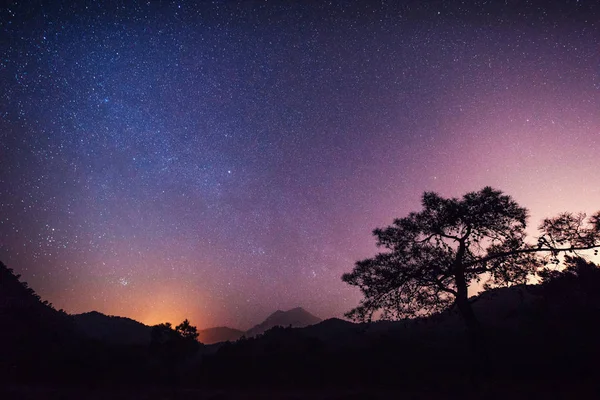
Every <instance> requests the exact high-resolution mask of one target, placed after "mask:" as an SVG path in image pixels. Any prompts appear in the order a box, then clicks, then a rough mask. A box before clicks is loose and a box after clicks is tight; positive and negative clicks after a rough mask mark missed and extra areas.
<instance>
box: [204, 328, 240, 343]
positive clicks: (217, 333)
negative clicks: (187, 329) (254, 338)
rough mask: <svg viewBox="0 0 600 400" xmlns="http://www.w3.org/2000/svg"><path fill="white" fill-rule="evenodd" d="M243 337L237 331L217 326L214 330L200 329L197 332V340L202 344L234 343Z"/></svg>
mask: <svg viewBox="0 0 600 400" xmlns="http://www.w3.org/2000/svg"><path fill="white" fill-rule="evenodd" d="M243 335H244V331H240V330H239V329H234V328H228V327H226V326H219V327H215V328H208V329H202V330H200V331H198V340H199V341H200V342H201V343H204V344H214V343H220V342H234V341H236V340H238V339H239V338H241V337H242V336H243Z"/></svg>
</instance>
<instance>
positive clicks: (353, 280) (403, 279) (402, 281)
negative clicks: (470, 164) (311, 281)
mask: <svg viewBox="0 0 600 400" xmlns="http://www.w3.org/2000/svg"><path fill="white" fill-rule="evenodd" d="M422 206H423V210H422V211H420V212H412V213H410V214H409V215H408V216H407V217H405V218H401V219H396V220H395V221H394V224H393V225H392V226H389V227H387V228H384V229H375V230H374V232H373V233H374V235H375V236H376V237H377V245H378V246H380V247H384V248H386V250H387V251H386V252H383V253H379V254H377V255H376V256H375V257H373V258H369V259H366V260H362V261H359V262H357V263H356V265H355V268H354V270H353V271H352V272H351V273H347V274H344V275H343V277H342V279H343V281H344V282H346V283H348V284H350V285H354V286H358V287H359V288H360V290H361V291H362V293H363V295H364V299H363V300H362V301H361V302H360V304H359V306H358V307H356V308H355V309H353V310H351V311H350V312H349V313H347V316H349V317H351V318H353V319H355V320H370V319H371V318H372V317H373V315H374V313H377V312H381V313H382V317H384V318H389V319H399V318H406V317H410V316H418V315H426V314H430V313H433V312H436V311H440V310H442V309H444V308H446V307H448V306H450V305H453V304H454V305H456V306H457V308H458V310H459V312H460V314H461V315H462V317H463V319H464V321H465V323H466V326H467V329H468V331H469V334H470V337H471V342H472V343H476V342H477V340H478V338H480V337H481V334H480V325H479V322H478V320H477V318H476V316H475V313H474V312H473V309H472V307H471V303H470V301H469V298H468V287H469V285H470V284H471V283H472V282H480V281H481V280H482V279H484V278H485V279H486V282H485V287H486V288H489V287H493V286H502V285H504V286H508V285H512V284H520V283H525V282H526V281H527V279H528V278H529V277H530V276H531V275H533V274H535V273H536V272H538V271H539V270H540V269H541V267H543V266H544V265H545V264H547V263H548V262H557V261H556V260H557V256H558V254H559V253H561V252H566V251H571V252H574V251H577V250H585V249H594V248H597V247H599V246H600V213H598V214H596V215H594V216H593V217H591V218H590V219H586V216H585V215H584V214H577V215H575V214H570V213H564V214H561V215H559V216H558V217H556V218H553V219H546V220H544V222H543V223H542V225H541V226H540V231H541V236H540V237H539V239H538V242H537V244H528V243H527V242H526V241H525V239H526V234H525V228H526V222H527V217H528V212H527V209H525V208H523V207H521V206H519V205H518V204H517V203H516V202H515V201H514V200H513V199H512V198H511V197H510V196H507V195H505V194H503V193H502V192H501V191H499V190H495V189H492V188H491V187H485V188H484V189H482V190H480V191H478V192H470V193H467V194H465V195H464V196H463V197H462V199H457V198H443V197H441V196H440V195H438V194H437V193H433V192H426V193H424V194H423V197H422Z"/></svg>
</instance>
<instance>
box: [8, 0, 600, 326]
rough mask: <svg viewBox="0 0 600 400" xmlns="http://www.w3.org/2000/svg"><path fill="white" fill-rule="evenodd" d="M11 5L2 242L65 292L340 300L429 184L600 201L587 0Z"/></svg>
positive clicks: (94, 302) (599, 50)
mask: <svg viewBox="0 0 600 400" xmlns="http://www.w3.org/2000/svg"><path fill="white" fill-rule="evenodd" d="M19 3H22V4H19ZM19 3H17V2H13V4H12V5H9V6H8V7H3V8H2V9H1V10H0V12H1V16H0V23H1V25H0V27H1V30H0V36H1V39H0V57H1V59H0V85H1V91H0V117H1V120H0V260H2V261H3V262H4V263H5V264H7V265H8V266H9V267H12V268H13V269H15V271H16V272H17V273H20V274H22V276H23V278H22V279H23V280H25V281H27V282H28V283H29V284H30V286H32V287H33V288H34V289H35V290H36V292H37V293H38V294H40V295H41V296H42V297H43V298H44V299H47V300H49V301H50V302H52V303H53V304H54V306H55V307H56V308H57V309H59V308H63V309H65V310H66V311H67V312H70V313H80V312H85V311H91V310H98V311H100V312H103V313H106V314H113V315H120V316H126V317H130V318H134V319H137V320H139V321H142V322H144V323H148V324H154V323H158V322H164V321H171V322H174V323H177V322H180V321H181V320H182V319H183V318H186V317H187V318H189V319H190V320H191V321H192V323H193V324H195V325H197V326H198V327H199V328H206V327H210V326H216V325H228V326H232V327H236V328H244V329H245V328H249V327H250V326H252V325H254V324H255V323H258V322H260V321H261V320H262V319H264V318H265V317H266V316H267V315H268V314H270V313H271V312H273V311H275V310H277V309H289V308H293V307H297V306H302V307H304V308H305V309H307V310H308V311H310V312H312V313H314V314H315V315H317V316H319V317H321V318H328V317H332V316H338V317H339V316H341V315H342V314H343V313H344V312H346V311H348V310H349V309H351V308H353V307H354V306H355V305H356V304H357V303H358V300H359V298H360V295H359V292H358V290H355V289H354V288H351V287H349V286H347V285H345V284H344V283H342V281H341V279H340V277H341V275H342V273H344V272H349V271H350V270H351V269H352V267H353V264H354V262H355V261H357V260H358V259H361V258H365V257H369V256H371V255H373V254H374V253H375V251H376V247H375V240H374V238H373V237H372V236H371V231H372V229H373V228H375V227H378V226H385V225H387V224H389V223H391V222H392V220H393V218H395V217H402V216H404V215H406V213H408V212H409V211H413V210H418V209H419V207H420V205H419V201H420V195H421V194H422V192H423V191H426V190H427V191H430V190H433V191H438V192H440V193H441V194H442V195H445V196H461V195H462V194H464V193H465V192H467V191H471V190H479V189H481V188H482V187H483V186H486V185H491V186H493V187H495V188H498V189H501V190H503V191H505V192H506V193H508V194H510V195H512V196H513V197H514V198H515V199H516V200H517V201H518V202H519V203H520V204H521V205H523V206H526V207H528V208H529V209H530V210H531V214H532V218H531V220H530V225H531V226H532V227H533V228H535V226H537V224H538V223H539V221H540V219H541V218H543V217H546V216H552V215H554V214H555V213H557V212H560V211H567V210H568V211H586V212H593V211H596V210H598V209H600V173H599V172H600V157H599V154H600V152H599V149H600V9H599V7H598V6H596V5H594V3H595V1H584V0H581V1H565V2H563V4H562V5H560V6H552V7H548V6H544V4H545V3H547V2H545V1H539V2H534V3H531V2H527V1H513V0H507V1H493V2H491V1H488V2H483V1H480V2H477V3H479V5H477V6H473V5H460V4H461V3H460V2H452V4H451V5H449V4H450V3H451V2H442V1H436V2H420V1H410V2H398V3H400V4H396V2H381V3H379V4H378V3H376V2H374V1H373V2H360V3H351V2H332V3H333V4H329V2H327V3H326V2H308V3H305V4H304V5H303V4H300V3H292V2H276V1H275V2H271V1H268V2H267V1H252V2H250V1H247V2H243V3H239V4H233V3H231V2H220V1H214V2H205V3H203V5H195V4H193V3H191V2H185V1H180V2H160V3H157V2H145V1H144V2H137V3H135V2H131V1H124V2H91V1H90V2H87V3H86V2H80V3H79V5H76V6H66V5H65V6H60V5H58V3H59V2H55V1H48V2H45V3H43V4H38V5H32V4H33V3H34V2H19ZM102 3H104V4H102ZM309 3H310V4H311V5H308V4H309ZM388 3H391V4H388ZM421 3H427V4H421ZM473 3H475V2H473ZM485 3H488V4H485ZM315 4H319V5H315ZM467 4H470V2H468V3H467Z"/></svg>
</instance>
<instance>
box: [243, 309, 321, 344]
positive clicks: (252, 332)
mask: <svg viewBox="0 0 600 400" xmlns="http://www.w3.org/2000/svg"><path fill="white" fill-rule="evenodd" d="M321 321H322V320H321V318H319V317H315V316H314V315H312V314H311V313H309V312H308V311H306V310H305V309H303V308H302V307H296V308H293V309H291V310H288V311H281V310H277V311H275V312H274V313H273V314H271V315H269V316H268V317H267V319H265V320H264V321H263V322H261V323H260V324H258V325H255V326H254V327H253V328H251V329H249V330H247V331H246V334H245V336H247V337H253V336H256V335H260V334H261V333H264V332H266V331H268V330H269V329H271V328H274V327H276V326H282V327H284V328H287V327H290V326H291V327H292V328H304V327H306V326H310V325H315V324H318V323H319V322H321Z"/></svg>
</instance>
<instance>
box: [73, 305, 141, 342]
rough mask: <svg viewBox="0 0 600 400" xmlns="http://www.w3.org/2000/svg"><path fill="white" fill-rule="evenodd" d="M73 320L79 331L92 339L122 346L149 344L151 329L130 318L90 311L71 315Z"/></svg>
mask: <svg viewBox="0 0 600 400" xmlns="http://www.w3.org/2000/svg"><path fill="white" fill-rule="evenodd" d="M73 319H74V320H75V324H76V326H77V328H78V329H79V331H80V332H82V333H83V334H85V335H86V336H88V337H90V338H92V339H96V340H100V341H103V342H106V343H110V344H123V345H147V344H149V343H150V333H151V331H152V327H150V326H147V325H144V324H142V323H141V322H138V321H135V320H133V319H130V318H125V317H116V316H110V315H104V314H102V313H99V312H97V311H91V312H87V313H83V314H76V315H73Z"/></svg>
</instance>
